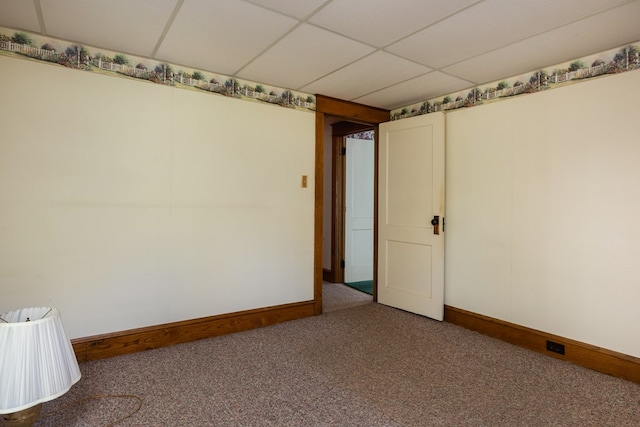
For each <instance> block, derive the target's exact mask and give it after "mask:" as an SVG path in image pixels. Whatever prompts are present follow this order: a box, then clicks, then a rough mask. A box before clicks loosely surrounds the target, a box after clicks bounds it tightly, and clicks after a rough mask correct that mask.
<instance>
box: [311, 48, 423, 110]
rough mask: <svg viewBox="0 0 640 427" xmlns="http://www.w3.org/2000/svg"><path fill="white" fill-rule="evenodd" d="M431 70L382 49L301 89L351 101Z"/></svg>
mask: <svg viewBox="0 0 640 427" xmlns="http://www.w3.org/2000/svg"><path fill="white" fill-rule="evenodd" d="M429 71H431V69H430V68H428V67H425V66H423V65H419V64H416V63H415V62H411V61H407V60H406V59H402V58H400V57H397V56H395V55H391V54H389V53H386V52H382V51H378V52H375V53H373V54H372V55H369V56H367V57H365V58H363V59H361V60H359V61H356V62H354V63H353V64H350V65H348V66H346V67H344V68H342V69H340V70H338V71H336V72H334V73H332V74H329V75H328V76H326V77H323V78H321V79H320V80H318V81H315V82H313V83H311V84H309V85H307V86H304V87H302V88H301V89H300V90H302V91H303V92H307V93H320V94H323V95H328V96H333V97H342V98H343V99H347V100H350V99H353V98H357V97H359V96H362V95H366V94H368V93H370V92H373V91H376V90H378V89H380V88H383V87H387V86H391V85H394V84H397V83H400V82H402V81H404V80H407V79H410V78H413V77H416V76H418V75H420V74H426V73H428V72H429Z"/></svg>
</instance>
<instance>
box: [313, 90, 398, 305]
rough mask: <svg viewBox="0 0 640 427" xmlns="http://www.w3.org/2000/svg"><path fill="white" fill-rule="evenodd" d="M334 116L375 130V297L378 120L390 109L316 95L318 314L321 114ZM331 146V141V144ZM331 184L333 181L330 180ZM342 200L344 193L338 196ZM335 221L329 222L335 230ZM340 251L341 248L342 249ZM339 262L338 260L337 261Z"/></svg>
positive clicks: (316, 289) (318, 284) (318, 293)
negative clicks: (340, 196) (333, 222)
mask: <svg viewBox="0 0 640 427" xmlns="http://www.w3.org/2000/svg"><path fill="white" fill-rule="evenodd" d="M326 116H334V117H339V118H342V119H344V121H346V122H352V123H356V124H361V125H362V124H364V125H368V126H369V127H371V126H373V128H374V129H375V130H376V132H375V135H376V136H375V139H374V144H375V160H374V161H375V166H374V178H373V179H374V218H373V247H374V257H373V290H374V291H373V298H374V301H375V300H376V299H377V295H376V291H377V286H376V285H377V261H378V259H377V258H378V257H377V255H376V253H377V247H378V230H377V228H378V219H377V210H378V209H377V207H378V194H377V187H378V164H377V163H378V136H377V135H378V132H377V129H378V124H380V123H383V122H388V121H389V120H390V116H391V113H390V111H389V110H385V109H382V108H374V107H369V106H366V105H362V104H357V103H354V102H350V101H343V100H340V99H336V98H331V97H328V96H324V95H316V147H315V148H316V149H315V155H316V167H315V209H314V249H313V275H314V278H313V300H314V313H315V314H316V315H318V314H322V276H323V268H322V235H323V230H322V225H323V222H322V218H323V207H324V204H323V201H324V136H325V135H324V125H325V117H326ZM332 146H333V145H332ZM332 185H333V186H334V187H335V185H336V184H335V182H334V183H333V184H332ZM342 200H344V197H342ZM335 228H336V225H335V224H332V229H334V230H335ZM343 251H344V249H343ZM338 262H339V261H338Z"/></svg>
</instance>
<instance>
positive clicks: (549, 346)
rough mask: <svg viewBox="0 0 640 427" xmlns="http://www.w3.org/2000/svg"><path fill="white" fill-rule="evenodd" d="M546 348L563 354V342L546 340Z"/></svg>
mask: <svg viewBox="0 0 640 427" xmlns="http://www.w3.org/2000/svg"><path fill="white" fill-rule="evenodd" d="M547 350H548V351H551V352H553V353H558V354H562V355H564V344H560V343H557V342H553V341H549V340H547Z"/></svg>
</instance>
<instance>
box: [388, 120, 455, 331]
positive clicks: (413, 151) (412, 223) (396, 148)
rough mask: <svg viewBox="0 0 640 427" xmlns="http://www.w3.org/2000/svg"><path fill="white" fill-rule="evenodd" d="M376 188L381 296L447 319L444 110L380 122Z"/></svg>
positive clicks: (431, 315) (405, 307) (396, 304)
mask: <svg viewBox="0 0 640 427" xmlns="http://www.w3.org/2000/svg"><path fill="white" fill-rule="evenodd" d="M378 191H379V194H378V196H379V200H378V221H379V222H378V224H379V225H378V302H379V303H381V304H385V305H389V306H392V307H397V308H400V309H403V310H407V311H410V312H413V313H417V314H421V315H424V316H428V317H431V318H433V319H436V320H443V317H444V232H443V230H442V228H443V217H444V114H443V113H432V114H425V115H422V116H417V117H412V118H408V119H402V120H397V121H393V122H388V123H382V124H381V125H380V158H379V179H378ZM435 216H437V217H438V224H437V225H432V221H433V220H434V217H435Z"/></svg>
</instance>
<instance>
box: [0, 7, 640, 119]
mask: <svg viewBox="0 0 640 427" xmlns="http://www.w3.org/2000/svg"><path fill="white" fill-rule="evenodd" d="M639 18H640V0H536V1H531V0H136V1H132V0H109V1H106V0H0V26H4V27H8V28H12V29H17V30H25V31H29V32H33V33H38V34H43V35H47V36H50V37H53V38H60V39H65V40H70V41H74V42H79V43H84V44H86V45H89V46H94V47H97V48H102V49H107V50H112V51H116V52H120V53H123V54H129V55H134V56H142V57H148V58H152V59H156V60H158V61H166V62H169V63H172V64H177V65H181V66H184V67H189V68H193V69H200V70H202V71H209V72H213V73H219V74H225V75H227V76H233V77H236V78H238V79H243V80H251V81H254V82H258V83H263V84H266V85H271V86H278V87H281V88H286V89H292V90H296V91H300V92H304V93H311V94H323V95H328V96H332V97H336V98H340V99H345V100H350V101H355V102H358V103H362V104H366V105H371V106H375V107H380V108H385V109H394V108H398V107H403V106H407V105H410V104H413V103H415V102H420V101H423V100H425V99H431V98H436V97H439V96H442V95H446V94H450V93H452V92H456V91H459V90H465V89H467V88H470V87H475V86H480V85H482V84H485V83H489V82H493V81H497V80H500V79H503V78H507V77H511V76H515V75H518V74H522V73H527V72H530V71H535V70H537V69H540V68H543V67H548V66H552V65H555V64H560V63H563V62H567V61H571V60H573V59H577V58H580V57H582V56H586V55H590V54H594V53H597V52H600V51H604V50H608V49H612V48H616V47H618V46H623V45H625V44H627V43H631V42H636V41H640V25H638V19H639Z"/></svg>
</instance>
